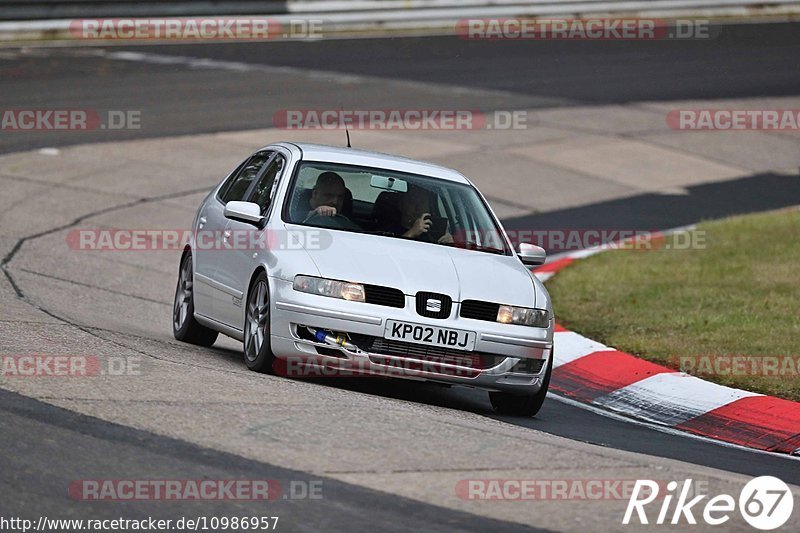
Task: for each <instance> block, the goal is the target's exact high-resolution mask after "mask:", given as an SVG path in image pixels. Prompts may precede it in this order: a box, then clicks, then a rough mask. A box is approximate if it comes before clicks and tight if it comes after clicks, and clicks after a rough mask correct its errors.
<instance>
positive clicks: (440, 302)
mask: <svg viewBox="0 0 800 533" xmlns="http://www.w3.org/2000/svg"><path fill="white" fill-rule="evenodd" d="M452 308H453V299H452V298H450V297H449V296H448V295H446V294H439V293H438V292H418V293H417V314H419V315H420V316H424V317H427V318H449V317H450V310H451V309H452Z"/></svg>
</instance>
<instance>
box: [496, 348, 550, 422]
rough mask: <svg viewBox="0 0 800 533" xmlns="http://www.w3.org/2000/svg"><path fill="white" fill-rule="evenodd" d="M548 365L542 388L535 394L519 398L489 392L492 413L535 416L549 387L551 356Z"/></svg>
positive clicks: (505, 393)
mask: <svg viewBox="0 0 800 533" xmlns="http://www.w3.org/2000/svg"><path fill="white" fill-rule="evenodd" d="M548 363H549V364H548V365H547V371H546V372H545V374H544V381H542V387H541V388H540V389H539V392H537V393H536V394H532V395H525V396H521V395H519V394H512V393H510V392H490V393H489V401H490V402H492V408H493V409H494V412H495V413H497V414H500V415H513V416H536V414H537V413H538V412H539V410H540V409H541V408H542V404H544V400H545V398H546V397H547V389H548V388H549V387H550V374H551V373H552V370H553V364H552V355H551V356H550V361H549V362H548Z"/></svg>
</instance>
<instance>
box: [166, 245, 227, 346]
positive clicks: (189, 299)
mask: <svg viewBox="0 0 800 533" xmlns="http://www.w3.org/2000/svg"><path fill="white" fill-rule="evenodd" d="M193 286H194V275H193V274H192V254H191V253H186V254H184V256H183V258H182V259H181V267H180V270H179V272H178V286H177V287H175V303H174V305H173V307H172V335H173V336H174V337H175V338H176V339H178V340H179V341H183V342H188V343H190V344H197V345H198V346H211V345H212V344H214V341H216V340H217V335H219V333H217V332H216V331H214V330H213V329H210V328H207V327H205V326H203V325H201V324H200V323H199V322H197V320H195V318H194V290H193Z"/></svg>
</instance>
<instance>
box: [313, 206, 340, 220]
mask: <svg viewBox="0 0 800 533" xmlns="http://www.w3.org/2000/svg"><path fill="white" fill-rule="evenodd" d="M335 214H336V208H335V207H333V206H330V205H321V206H319V207H318V208H316V209H314V210H313V211H311V213H309V216H311V215H320V216H323V217H332V216H334V215H335Z"/></svg>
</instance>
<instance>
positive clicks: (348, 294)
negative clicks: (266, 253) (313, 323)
mask: <svg viewBox="0 0 800 533" xmlns="http://www.w3.org/2000/svg"><path fill="white" fill-rule="evenodd" d="M293 287H294V290H296V291H300V292H307V293H309V294H318V295H320V296H329V297H331V298H341V299H342V300H350V301H352V302H364V301H366V299H365V298H364V286H363V285H361V284H360V283H350V282H349V281H338V280H335V279H325V278H314V277H311V276H295V277H294V285H293Z"/></svg>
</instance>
